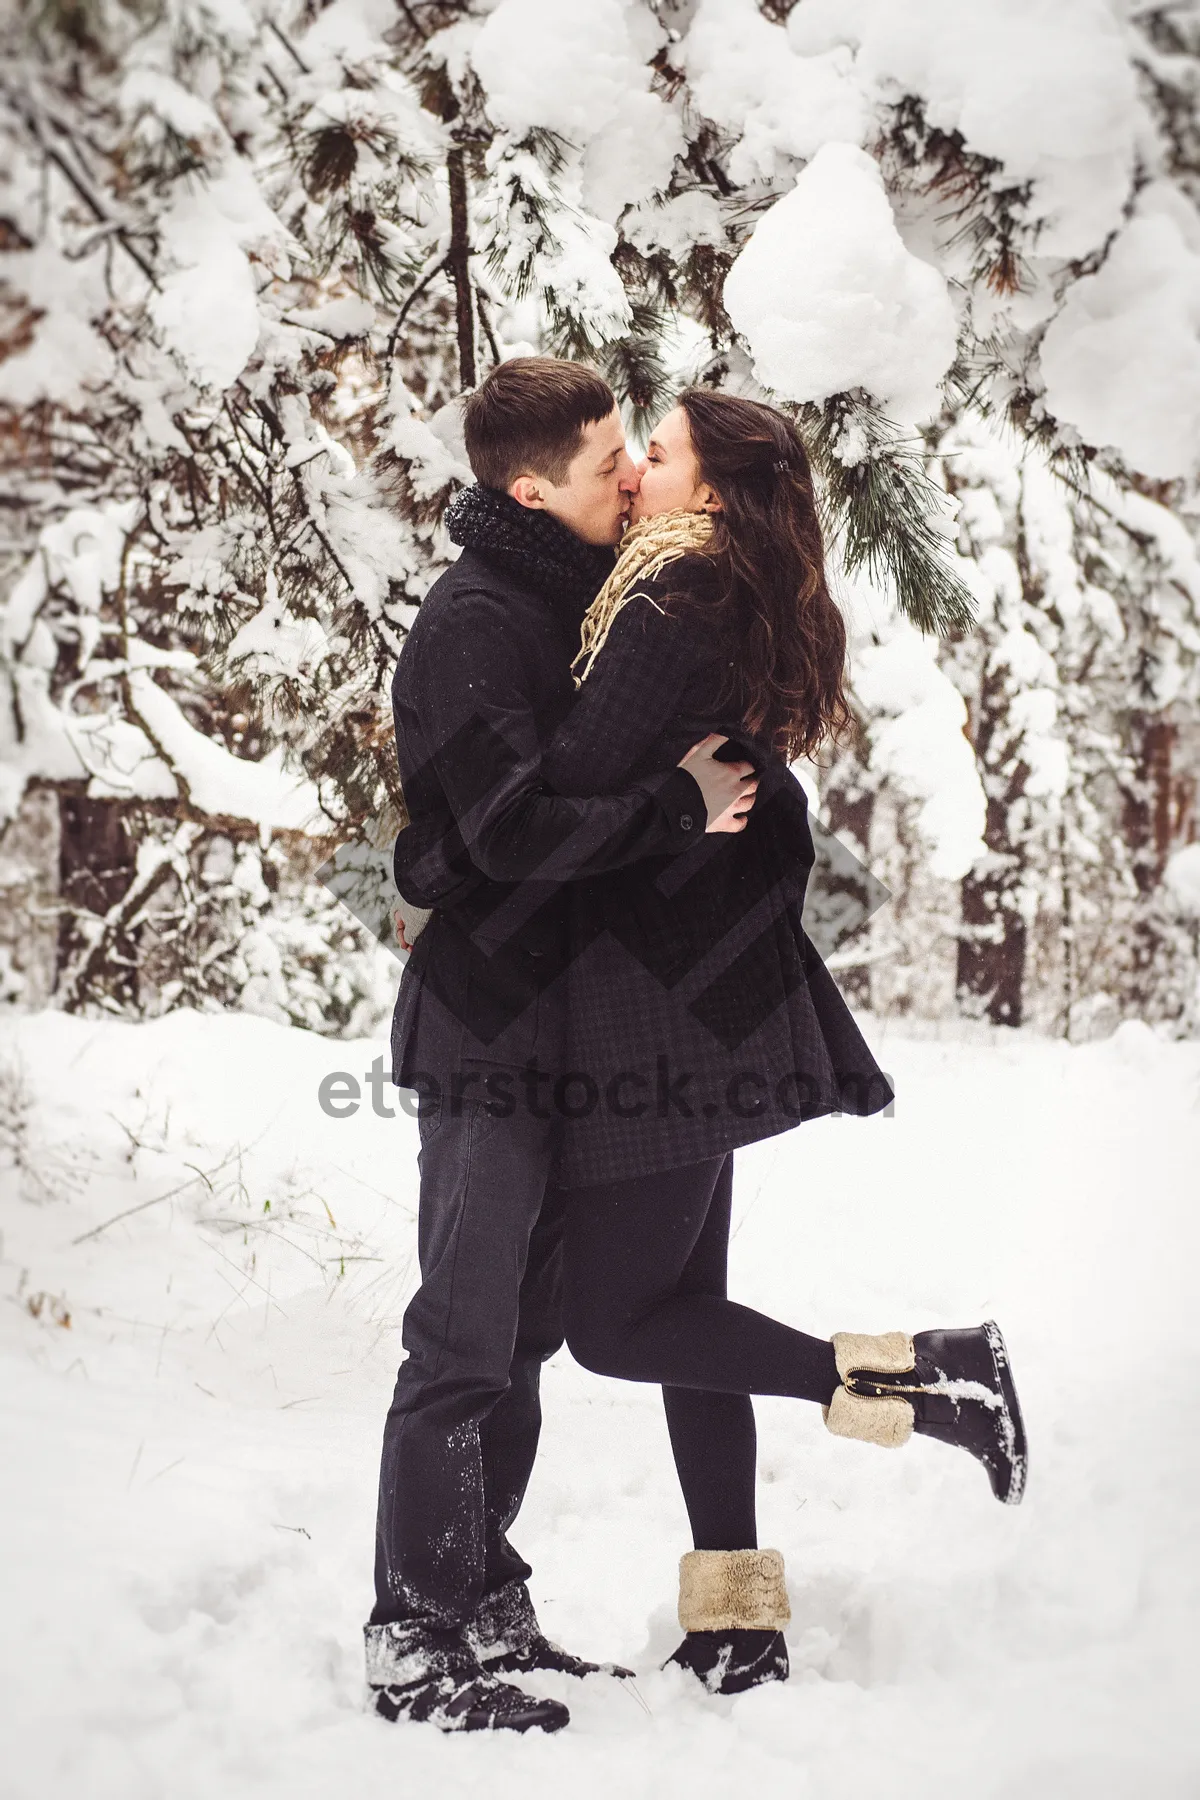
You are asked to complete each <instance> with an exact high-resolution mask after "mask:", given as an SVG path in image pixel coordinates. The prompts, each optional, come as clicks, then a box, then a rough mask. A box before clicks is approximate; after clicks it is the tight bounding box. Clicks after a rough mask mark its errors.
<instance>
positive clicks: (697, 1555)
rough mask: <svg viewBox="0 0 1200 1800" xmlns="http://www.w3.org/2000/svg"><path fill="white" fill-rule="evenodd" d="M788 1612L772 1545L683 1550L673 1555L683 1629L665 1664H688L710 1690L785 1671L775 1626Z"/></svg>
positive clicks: (740, 1688) (756, 1683) (736, 1689)
mask: <svg viewBox="0 0 1200 1800" xmlns="http://www.w3.org/2000/svg"><path fill="white" fill-rule="evenodd" d="M791 1616H792V1610H791V1607H790V1606H789V1605H788V1596H787V1582H786V1581H785V1580H784V1573H783V1558H782V1556H781V1555H780V1554H779V1552H778V1550H689V1551H688V1553H687V1555H686V1556H682V1557H680V1559H679V1623H680V1624H681V1625H682V1626H683V1629H684V1631H685V1632H686V1633H687V1636H686V1637H685V1638H684V1640H683V1642H682V1644H680V1646H679V1648H678V1650H676V1651H675V1653H674V1655H673V1656H671V1657H669V1658H668V1659H667V1663H666V1664H665V1665H664V1666H665V1667H668V1668H669V1667H670V1665H671V1663H676V1664H678V1666H679V1667H680V1668H683V1669H690V1670H691V1672H692V1674H693V1675H695V1676H697V1677H698V1679H699V1680H700V1681H702V1682H703V1683H704V1685H705V1687H706V1688H707V1689H708V1691H709V1693H710V1694H743V1693H745V1692H746V1690H747V1688H752V1687H761V1686H762V1684H763V1683H764V1682H766V1681H786V1680H787V1678H788V1654H787V1645H786V1644H785V1643H784V1641H783V1632H782V1629H781V1627H782V1626H784V1625H786V1624H787V1622H788V1620H789V1619H790V1618H791Z"/></svg>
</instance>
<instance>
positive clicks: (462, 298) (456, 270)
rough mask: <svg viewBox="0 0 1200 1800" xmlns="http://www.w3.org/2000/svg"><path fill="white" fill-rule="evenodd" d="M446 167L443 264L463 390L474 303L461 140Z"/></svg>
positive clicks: (470, 376)
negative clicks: (449, 287)
mask: <svg viewBox="0 0 1200 1800" xmlns="http://www.w3.org/2000/svg"><path fill="white" fill-rule="evenodd" d="M446 168H447V174H448V176H449V180H450V252H449V255H448V257H447V259H446V266H447V268H448V269H449V271H450V274H451V275H452V276H453V278H454V292H455V325H456V329H457V332H458V378H459V381H460V382H461V384H462V388H463V391H464V393H465V392H466V391H467V390H468V389H469V388H473V387H474V386H475V303H474V298H473V296H472V293H471V227H470V216H469V213H468V210H467V164H466V151H465V150H464V149H463V147H462V145H461V144H459V145H457V146H456V147H455V148H454V149H453V150H451V152H450V155H449V157H448V158H447V160H446Z"/></svg>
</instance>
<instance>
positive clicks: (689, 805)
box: [639, 769, 708, 853]
mask: <svg viewBox="0 0 1200 1800" xmlns="http://www.w3.org/2000/svg"><path fill="white" fill-rule="evenodd" d="M639 785H640V786H641V787H642V788H643V789H644V790H645V792H647V793H649V794H651V795H653V797H654V799H655V800H656V801H657V803H658V805H659V807H660V809H661V811H662V815H663V818H664V820H665V822H666V827H667V832H668V834H669V840H670V841H669V843H668V846H667V847H668V849H669V850H670V851H671V852H672V853H675V852H678V851H680V850H686V849H687V848H688V847H689V845H691V844H694V843H695V842H696V839H697V838H701V837H703V836H704V832H705V829H706V827H707V825H708V808H707V807H706V806H705V804H704V795H703V794H702V793H701V791H700V783H699V782H698V781H697V780H696V778H695V776H694V775H689V774H688V772H687V770H686V769H671V770H670V771H669V772H668V773H667V774H665V775H655V776H653V777H652V778H651V779H650V780H649V781H645V782H642V783H640V784H639Z"/></svg>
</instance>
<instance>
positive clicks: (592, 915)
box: [543, 557, 892, 1186]
mask: <svg viewBox="0 0 1200 1800" xmlns="http://www.w3.org/2000/svg"><path fill="white" fill-rule="evenodd" d="M712 578H713V577H712V565H711V563H709V562H708V561H707V560H706V559H704V558H703V557H689V558H687V559H684V560H681V561H680V562H677V563H675V564H672V565H671V566H670V567H669V568H668V569H667V570H666V571H665V573H664V575H663V576H662V577H660V578H659V580H658V581H656V582H653V583H648V584H643V586H642V587H641V588H640V589H639V591H638V593H637V594H636V595H635V596H634V597H633V598H632V599H631V600H630V601H629V602H628V603H627V604H626V606H625V608H624V609H623V610H622V612H621V613H620V614H619V615H618V617H617V619H616V621H615V623H614V625H613V627H612V630H611V632H610V635H609V637H608V640H607V642H606V644H605V646H604V648H603V650H602V651H601V653H600V655H599V656H598V657H597V659H596V663H595V666H594V668H593V670H592V672H591V674H590V675H589V676H588V679H587V680H586V682H585V683H584V685H583V688H582V689H581V691H580V694H579V697H578V699H577V701H576V704H575V706H574V707H573V708H572V710H571V712H570V713H569V714H568V716H567V717H566V719H565V720H564V721H563V723H562V724H561V726H560V727H559V729H558V731H557V732H556V734H555V736H554V738H553V740H552V741H551V743H550V746H549V748H548V750H547V753H546V756H545V759H544V762H543V770H544V773H545V775H546V777H547V779H548V780H549V781H550V782H551V784H552V785H553V787H554V788H555V789H556V790H557V791H558V792H560V793H564V794H581V793H591V794H595V793H602V794H603V793H612V792H617V791H619V790H620V789H622V788H623V787H626V786H627V785H628V784H629V783H631V782H636V781H637V780H638V779H644V778H645V777H646V776H647V775H648V774H649V772H650V771H652V770H654V769H662V768H663V767H664V766H666V767H669V766H670V765H671V764H672V763H673V762H674V761H676V760H677V759H678V758H679V757H680V756H681V755H682V754H683V753H684V752H685V751H686V750H687V748H688V747H689V746H690V745H691V744H693V743H695V742H696V741H697V740H698V739H699V738H701V737H703V736H704V735H705V733H706V732H708V731H712V730H724V731H726V732H730V731H736V729H737V728H736V727H731V726H730V724H729V722H728V719H727V718H725V717H723V716H722V712H723V704H727V702H724V703H723V701H722V698H721V695H722V687H723V678H724V675H725V669H724V666H723V664H722V661H721V658H720V655H719V653H717V652H716V651H715V650H714V647H713V643H712V638H711V634H710V633H709V632H708V631H707V630H706V627H705V621H704V613H703V608H702V607H699V606H695V605H691V606H687V607H681V606H680V605H679V600H678V597H679V595H680V593H681V591H683V590H685V589H691V590H692V592H693V597H695V598H700V599H701V600H702V599H703V597H704V595H705V593H706V592H711V582H712ZM697 590H698V593H697ZM755 760H756V761H757V762H758V763H759V766H760V768H761V777H760V786H759V796H758V800H757V802H756V804H755V807H754V809H753V811H752V813H751V815H750V822H749V825H748V827H747V829H746V831H745V832H743V833H741V834H738V835H730V836H726V835H721V834H712V835H708V836H705V837H702V838H700V839H699V840H698V841H697V842H696V843H695V844H694V845H692V846H691V847H690V848H689V849H688V850H686V851H684V852H683V854H681V855H676V856H672V857H658V858H654V859H649V860H644V861H641V862H638V863H637V864H634V865H631V866H629V867H627V868H625V869H622V870H619V871H614V872H612V873H607V874H604V875H600V876H596V877H593V878H590V879H587V880H584V881H580V882H575V883H573V884H572V885H571V887H570V889H569V901H568V904H569V909H570V931H571V956H570V961H569V965H568V967H567V970H566V973H565V980H566V985H567V1063H568V1068H567V1071H566V1072H565V1074H564V1076H563V1078H562V1079H561V1081H560V1083H559V1085H558V1088H557V1091H556V1092H555V1094H554V1096H553V1097H554V1100H555V1103H556V1110H558V1111H560V1112H561V1113H562V1115H563V1118H564V1126H563V1147H562V1161H561V1170H562V1180H563V1181H564V1183H565V1184H566V1185H568V1186H571V1185H577V1184H580V1183H589V1182H595V1181H609V1180H617V1179H620V1178H622V1177H624V1176H627V1175H633V1174H642V1173H647V1172H652V1171H654V1170H656V1169H666V1168H672V1167H677V1166H679V1165H682V1164H686V1163H688V1162H695V1161H699V1160H701V1159H703V1158H706V1157H710V1156H714V1155H718V1154H720V1153H722V1152H724V1151H727V1150H731V1149H733V1148H735V1147H736V1146H737V1145H739V1144H745V1143H749V1142H752V1141H753V1140H755V1139H758V1138H763V1137H769V1136H771V1135H773V1134H774V1133H777V1132H780V1131H786V1130H788V1129H789V1128H790V1127H792V1126H793V1125H796V1124H798V1123H800V1122H801V1120H803V1119H808V1118H813V1117H815V1116H817V1115H819V1114H822V1113H828V1112H831V1111H846V1112H854V1113H871V1112H877V1111H879V1110H880V1109H881V1108H882V1107H884V1106H885V1105H887V1103H888V1102H889V1101H890V1100H891V1098H892V1089H891V1086H890V1083H889V1082H888V1080H887V1078H886V1076H885V1075H883V1074H882V1072H881V1071H880V1069H879V1067H878V1065H877V1064H876V1062H875V1060H874V1058H873V1056H872V1055H871V1052H870V1050H869V1049H868V1047H867V1045H866V1043H865V1042H864V1040H863V1038H862V1036H861V1034H860V1033H859V1031H858V1029H857V1027H856V1025H855V1024H854V1021H853V1019H852V1018H851V1016H850V1013H849V1011H848V1009H847V1007H846V1005H845V1002H844V1001H843V1000H842V997H841V995H840V994H839V993H838V991H837V988H836V987H835V985H834V983H833V981H832V980H831V978H830V976H829V974H828V971H827V970H826V969H825V967H824V964H823V963H822V962H821V959H820V957H819V956H818V954H817V952H816V950H815V949H814V947H813V945H812V943H811V941H810V940H809V939H808V937H807V936H806V934H805V932H804V930H803V928H802V926H801V923H800V915H801V909H802V907H803V903H804V892H805V885H806V882H807V879H808V872H809V869H810V868H811V866H812V861H813V849H812V838H811V834H810V832H809V828H808V821H807V808H806V802H805V797H804V791H803V789H802V788H801V787H800V785H799V783H798V782H796V780H795V778H794V777H793V776H792V775H791V774H790V773H789V772H788V771H787V770H786V768H785V767H784V766H783V765H782V763H780V762H779V761H778V759H773V758H771V757H770V756H768V755H764V753H763V752H762V750H761V748H756V753H755Z"/></svg>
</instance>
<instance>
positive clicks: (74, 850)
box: [55, 788, 137, 1006]
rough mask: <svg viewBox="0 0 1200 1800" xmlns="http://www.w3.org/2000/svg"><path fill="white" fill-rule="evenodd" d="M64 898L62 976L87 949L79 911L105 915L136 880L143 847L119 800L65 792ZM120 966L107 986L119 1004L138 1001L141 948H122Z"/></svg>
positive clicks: (61, 880) (61, 845)
mask: <svg viewBox="0 0 1200 1800" xmlns="http://www.w3.org/2000/svg"><path fill="white" fill-rule="evenodd" d="M58 810H59V826H60V835H59V856H58V876H59V896H60V900H61V903H62V908H63V911H62V914H61V916H60V918H59V926H58V956H57V964H56V970H55V974H56V979H57V980H58V981H61V979H62V976H63V974H64V973H65V971H66V970H67V968H68V967H69V966H70V965H71V963H72V962H73V960H74V959H75V957H76V956H77V955H78V954H79V951H80V950H81V948H82V946H83V943H84V938H83V934H82V933H81V932H80V930H79V927H78V924H77V923H76V914H78V913H81V912H86V913H93V914H95V915H96V916H98V917H99V918H103V917H104V915H105V914H106V913H107V912H109V911H110V910H111V908H112V907H114V906H116V904H117V903H118V901H119V900H120V899H121V898H122V897H123V895H124V894H125V893H126V892H127V890H128V888H129V884H130V882H131V881H132V880H133V877H134V873H135V871H136V868H137V845H136V844H135V843H134V841H133V838H132V836H131V834H130V832H129V828H128V822H127V820H126V818H125V815H124V812H123V811H122V808H121V804H120V802H119V801H116V800H89V799H88V797H87V795H86V794H82V793H79V792H76V791H72V790H70V789H68V788H62V789H60V790H59V796H58ZM117 949H118V953H119V955H120V959H121V962H120V966H119V967H118V968H117V969H116V970H115V971H114V974H113V978H112V981H111V984H108V983H106V987H107V989H108V991H109V992H111V994H112V996H113V998H114V1000H116V1001H117V1003H118V1004H119V1005H122V1006H127V1005H132V1004H133V1003H135V1002H136V1000H137V968H136V955H137V951H136V946H135V945H134V944H132V943H130V942H128V941H127V942H125V943H123V944H120V945H118V946H117Z"/></svg>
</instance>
